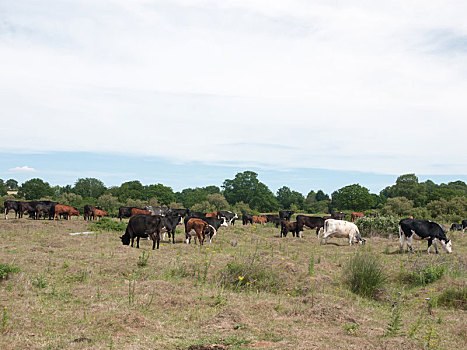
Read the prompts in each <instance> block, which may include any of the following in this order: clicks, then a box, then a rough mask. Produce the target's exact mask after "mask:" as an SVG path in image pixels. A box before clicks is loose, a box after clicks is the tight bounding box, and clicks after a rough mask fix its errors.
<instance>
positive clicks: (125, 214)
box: [118, 207, 134, 221]
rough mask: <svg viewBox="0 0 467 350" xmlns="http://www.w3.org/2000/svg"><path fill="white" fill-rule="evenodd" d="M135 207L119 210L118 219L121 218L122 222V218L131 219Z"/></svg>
mask: <svg viewBox="0 0 467 350" xmlns="http://www.w3.org/2000/svg"><path fill="white" fill-rule="evenodd" d="M133 208H134V207H120V208H118V217H119V218H120V221H122V218H129V217H131V209H133Z"/></svg>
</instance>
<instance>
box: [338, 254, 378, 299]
mask: <svg viewBox="0 0 467 350" xmlns="http://www.w3.org/2000/svg"><path fill="white" fill-rule="evenodd" d="M343 271H344V272H343V273H344V276H343V278H344V283H345V284H347V286H348V287H349V288H350V290H351V291H352V292H353V293H355V294H358V295H361V296H364V297H367V298H374V297H376V296H377V295H378V294H379V293H380V292H381V291H382V289H383V288H384V285H385V283H386V280H387V277H386V275H385V273H384V268H383V265H382V264H381V261H380V260H379V257H378V256H376V255H374V254H373V253H371V252H369V251H359V252H357V253H356V254H355V255H354V256H353V257H352V258H351V259H350V261H349V263H348V265H347V266H346V267H345V268H344V270H343Z"/></svg>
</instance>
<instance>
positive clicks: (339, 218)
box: [331, 211, 346, 220]
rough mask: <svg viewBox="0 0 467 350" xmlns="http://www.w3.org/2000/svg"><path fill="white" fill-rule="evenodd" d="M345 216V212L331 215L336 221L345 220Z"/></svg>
mask: <svg viewBox="0 0 467 350" xmlns="http://www.w3.org/2000/svg"><path fill="white" fill-rule="evenodd" d="M345 215H346V214H344V213H343V212H341V211H340V212H338V213H331V219H334V220H344V219H345Z"/></svg>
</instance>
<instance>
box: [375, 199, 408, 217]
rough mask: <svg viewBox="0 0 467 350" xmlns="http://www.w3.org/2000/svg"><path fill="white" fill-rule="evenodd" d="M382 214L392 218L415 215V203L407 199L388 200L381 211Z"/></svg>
mask: <svg viewBox="0 0 467 350" xmlns="http://www.w3.org/2000/svg"><path fill="white" fill-rule="evenodd" d="M381 213H382V214H384V215H391V216H410V215H413V201H412V200H410V199H407V198H405V197H395V198H388V200H387V202H386V204H385V205H384V206H383V208H382V209H381Z"/></svg>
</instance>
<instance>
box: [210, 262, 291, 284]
mask: <svg viewBox="0 0 467 350" xmlns="http://www.w3.org/2000/svg"><path fill="white" fill-rule="evenodd" d="M218 284H219V285H221V286H222V287H225V288H229V289H231V290H233V291H236V292H241V291H262V292H271V293H277V292H278V291H279V290H280V289H282V288H283V281H282V279H280V278H279V276H278V274H277V272H275V271H274V270H273V269H272V268H271V265H270V264H267V263H265V262H262V261H261V260H260V259H258V258H257V257H255V256H252V257H248V258H246V259H245V260H244V261H238V260H237V261H232V262H229V263H227V265H226V266H225V268H224V269H222V270H221V271H220V272H219V274H218Z"/></svg>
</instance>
